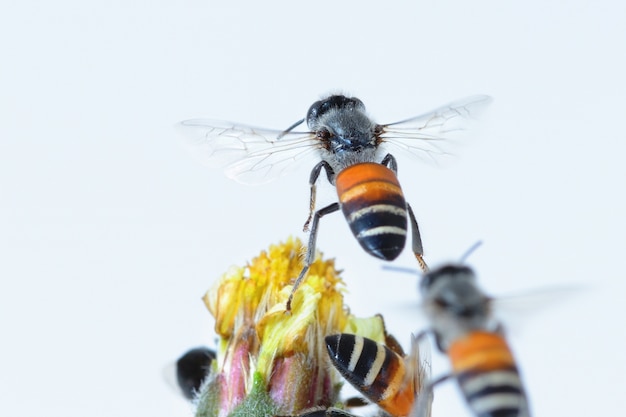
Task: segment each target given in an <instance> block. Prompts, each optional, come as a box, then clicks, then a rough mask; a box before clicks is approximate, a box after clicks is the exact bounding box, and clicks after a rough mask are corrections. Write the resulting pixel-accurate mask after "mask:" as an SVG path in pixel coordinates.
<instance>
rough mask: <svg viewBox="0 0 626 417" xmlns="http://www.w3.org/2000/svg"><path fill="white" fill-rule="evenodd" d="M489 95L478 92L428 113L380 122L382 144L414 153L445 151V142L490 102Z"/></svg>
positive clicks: (464, 127) (441, 153)
mask: <svg viewBox="0 0 626 417" xmlns="http://www.w3.org/2000/svg"><path fill="white" fill-rule="evenodd" d="M491 101H492V100H491V97H489V96H485V95H477V96H471V97H466V98H464V99H461V100H458V101H455V102H452V103H450V104H447V105H445V106H442V107H440V108H438V109H435V110H433V111H430V112H428V113H425V114H422V115H419V116H415V117H411V118H410V119H406V120H402V121H400V122H396V123H391V124H386V125H382V126H381V128H382V132H381V133H380V134H379V135H378V137H379V139H380V140H381V143H382V144H387V145H393V146H395V147H398V148H400V149H403V150H405V151H408V152H409V153H412V154H414V155H420V154H422V155H427V156H430V157H431V158H432V157H434V155H443V154H447V152H446V151H445V146H444V145H445V142H446V141H450V139H451V138H452V137H453V136H455V134H456V133H457V132H460V131H463V130H465V129H466V128H467V125H468V124H469V122H470V121H471V120H472V119H475V118H476V117H477V116H478V114H479V113H480V112H481V111H482V110H483V109H484V108H485V107H487V105H489V103H491Z"/></svg>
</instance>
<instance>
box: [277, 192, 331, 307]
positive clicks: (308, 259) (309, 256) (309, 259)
mask: <svg viewBox="0 0 626 417" xmlns="http://www.w3.org/2000/svg"><path fill="white" fill-rule="evenodd" d="M337 210H339V203H333V204H331V205H329V206H326V207H324V208H322V209H319V210H318V211H316V212H315V214H314V215H313V223H312V224H311V233H310V234H309V245H308V246H307V248H306V255H305V257H304V267H303V268H302V271H301V272H300V275H298V278H297V279H296V281H295V282H294V283H293V288H292V289H291V294H289V298H288V299H287V312H290V311H291V300H292V299H293V295H294V293H295V292H296V290H297V289H298V286H299V285H300V283H301V282H302V280H303V279H304V277H305V276H306V273H307V272H308V271H309V267H310V266H311V264H312V263H313V261H314V260H315V241H316V240H317V226H318V224H319V221H320V218H322V217H323V216H325V215H327V214H330V213H334V212H335V211H337Z"/></svg>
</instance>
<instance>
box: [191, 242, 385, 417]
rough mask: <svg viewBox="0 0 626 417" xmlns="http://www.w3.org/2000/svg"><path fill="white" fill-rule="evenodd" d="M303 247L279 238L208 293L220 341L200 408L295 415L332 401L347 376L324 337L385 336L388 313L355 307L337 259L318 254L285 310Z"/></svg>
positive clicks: (216, 412)
mask: <svg viewBox="0 0 626 417" xmlns="http://www.w3.org/2000/svg"><path fill="white" fill-rule="evenodd" d="M302 253H303V247H302V244H301V242H300V241H299V240H294V239H289V240H288V241H287V242H286V243H282V244H279V245H273V246H271V247H270V248H269V251H267V252H265V251H263V252H261V254H260V255H259V256H258V257H256V258H254V259H253V260H252V262H251V263H250V264H249V265H248V266H246V267H243V268H237V267H233V268H231V269H230V270H229V271H228V272H227V273H226V274H224V275H223V276H222V277H221V279H220V280H219V281H218V282H217V284H216V285H215V286H214V287H213V288H212V289H211V290H209V291H208V292H207V294H206V295H205V297H204V301H205V303H206V305H207V307H208V309H209V311H210V312H211V314H212V315H213V316H214V317H215V331H216V332H217V334H218V335H219V337H220V343H219V347H218V352H217V359H216V361H214V364H215V366H214V369H213V370H212V373H211V377H210V378H209V379H208V380H207V382H206V383H205V384H204V385H203V387H202V388H201V392H200V394H199V398H198V410H197V415H198V416H207V417H208V416H210V417H226V416H238V415H245V416H247V417H250V416H266V415H297V414H299V412H301V411H303V410H305V409H308V408H311V407H316V406H322V407H328V406H331V405H334V404H335V403H336V402H337V400H338V398H337V393H338V390H339V387H340V385H341V384H340V378H339V376H338V375H337V373H336V372H335V371H334V370H333V367H332V365H331V364H330V362H329V358H328V353H327V351H326V345H325V342H324V337H325V336H327V335H330V334H337V333H355V334H360V335H362V336H366V337H369V338H372V339H374V340H377V341H379V342H382V341H384V338H385V331H384V325H383V322H382V318H381V317H380V316H375V317H372V318H369V319H357V318H355V317H354V316H353V315H351V314H350V313H349V310H348V308H347V307H346V306H345V305H344V304H343V295H342V292H343V291H344V290H345V286H344V283H343V281H342V280H341V278H340V277H339V273H338V271H337V270H336V269H335V265H334V262H333V261H332V260H322V259H321V257H320V256H318V257H317V259H316V260H315V262H314V263H313V264H312V265H311V268H310V270H309V272H308V275H307V277H306V279H305V280H304V282H303V283H302V284H301V285H300V287H299V288H298V290H297V292H296V293H295V295H294V297H293V301H292V310H291V314H289V313H286V310H285V305H286V302H287V299H288V297H289V294H290V293H291V289H292V282H293V280H294V278H295V277H296V276H298V274H299V273H300V271H301V269H302V262H301V254H302Z"/></svg>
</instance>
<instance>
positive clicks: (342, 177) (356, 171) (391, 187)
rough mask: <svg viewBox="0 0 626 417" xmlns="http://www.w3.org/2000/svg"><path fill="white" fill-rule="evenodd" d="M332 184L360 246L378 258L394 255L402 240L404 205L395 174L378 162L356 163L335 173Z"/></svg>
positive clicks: (403, 242)
mask: <svg viewBox="0 0 626 417" xmlns="http://www.w3.org/2000/svg"><path fill="white" fill-rule="evenodd" d="M335 185H336V187H337V195H338V197H339V203H340V205H341V210H342V211H343V214H344V216H345V217H346V220H347V221H348V224H349V225H350V229H351V230H352V233H353V234H354V236H355V237H356V238H357V240H358V241H359V243H360V244H361V246H362V247H363V249H365V250H366V251H367V252H368V253H370V254H372V255H374V256H376V257H377V258H380V259H384V260H393V259H395V258H397V257H398V255H400V253H401V252H402V249H404V245H405V243H406V234H407V205H406V201H405V199H404V194H403V193H402V189H401V188H400V183H399V182H398V178H397V177H396V174H394V172H393V171H392V170H390V169H389V168H387V167H386V166H384V165H382V164H377V163H373V162H365V163H359V164H354V165H351V166H349V167H347V168H346V169H344V170H343V171H341V172H339V174H337V176H336V179H335Z"/></svg>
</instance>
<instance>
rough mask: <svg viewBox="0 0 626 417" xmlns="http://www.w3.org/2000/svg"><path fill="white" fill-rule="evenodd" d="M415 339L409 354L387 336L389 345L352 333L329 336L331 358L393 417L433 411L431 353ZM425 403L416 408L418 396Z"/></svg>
mask: <svg viewBox="0 0 626 417" xmlns="http://www.w3.org/2000/svg"><path fill="white" fill-rule="evenodd" d="M418 343H419V341H418V340H417V339H415V338H414V339H413V343H412V347H411V354H410V355H409V356H406V355H405V354H404V352H403V351H402V348H401V347H400V344H399V343H397V341H395V339H393V338H392V337H390V336H388V338H387V342H386V345H385V344H381V343H377V342H375V341H373V340H371V339H367V338H364V337H361V336H356V335H353V334H347V333H344V334H338V335H332V336H327V337H326V348H327V350H328V353H329V355H330V359H331V362H332V363H333V365H334V367H335V368H336V369H337V370H338V371H339V373H340V374H341V375H342V376H343V377H344V378H345V379H346V380H347V381H348V382H349V383H350V384H351V385H352V386H354V388H356V389H357V390H358V391H359V392H360V393H361V394H362V395H363V396H365V398H367V399H368V400H370V401H372V402H373V403H375V404H377V405H378V406H379V407H380V408H382V409H383V410H384V411H385V412H386V413H388V414H389V415H391V416H394V417H402V416H409V415H412V416H416V417H428V416H429V415H430V402H431V400H432V397H431V393H430V392H427V391H425V387H426V384H427V382H428V381H429V378H430V355H429V352H428V351H427V350H425V349H424V347H423V346H419V345H418ZM422 395H426V396H428V398H422V406H421V407H420V408H419V409H417V408H416V400H417V399H418V398H419V397H420V396H422Z"/></svg>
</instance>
